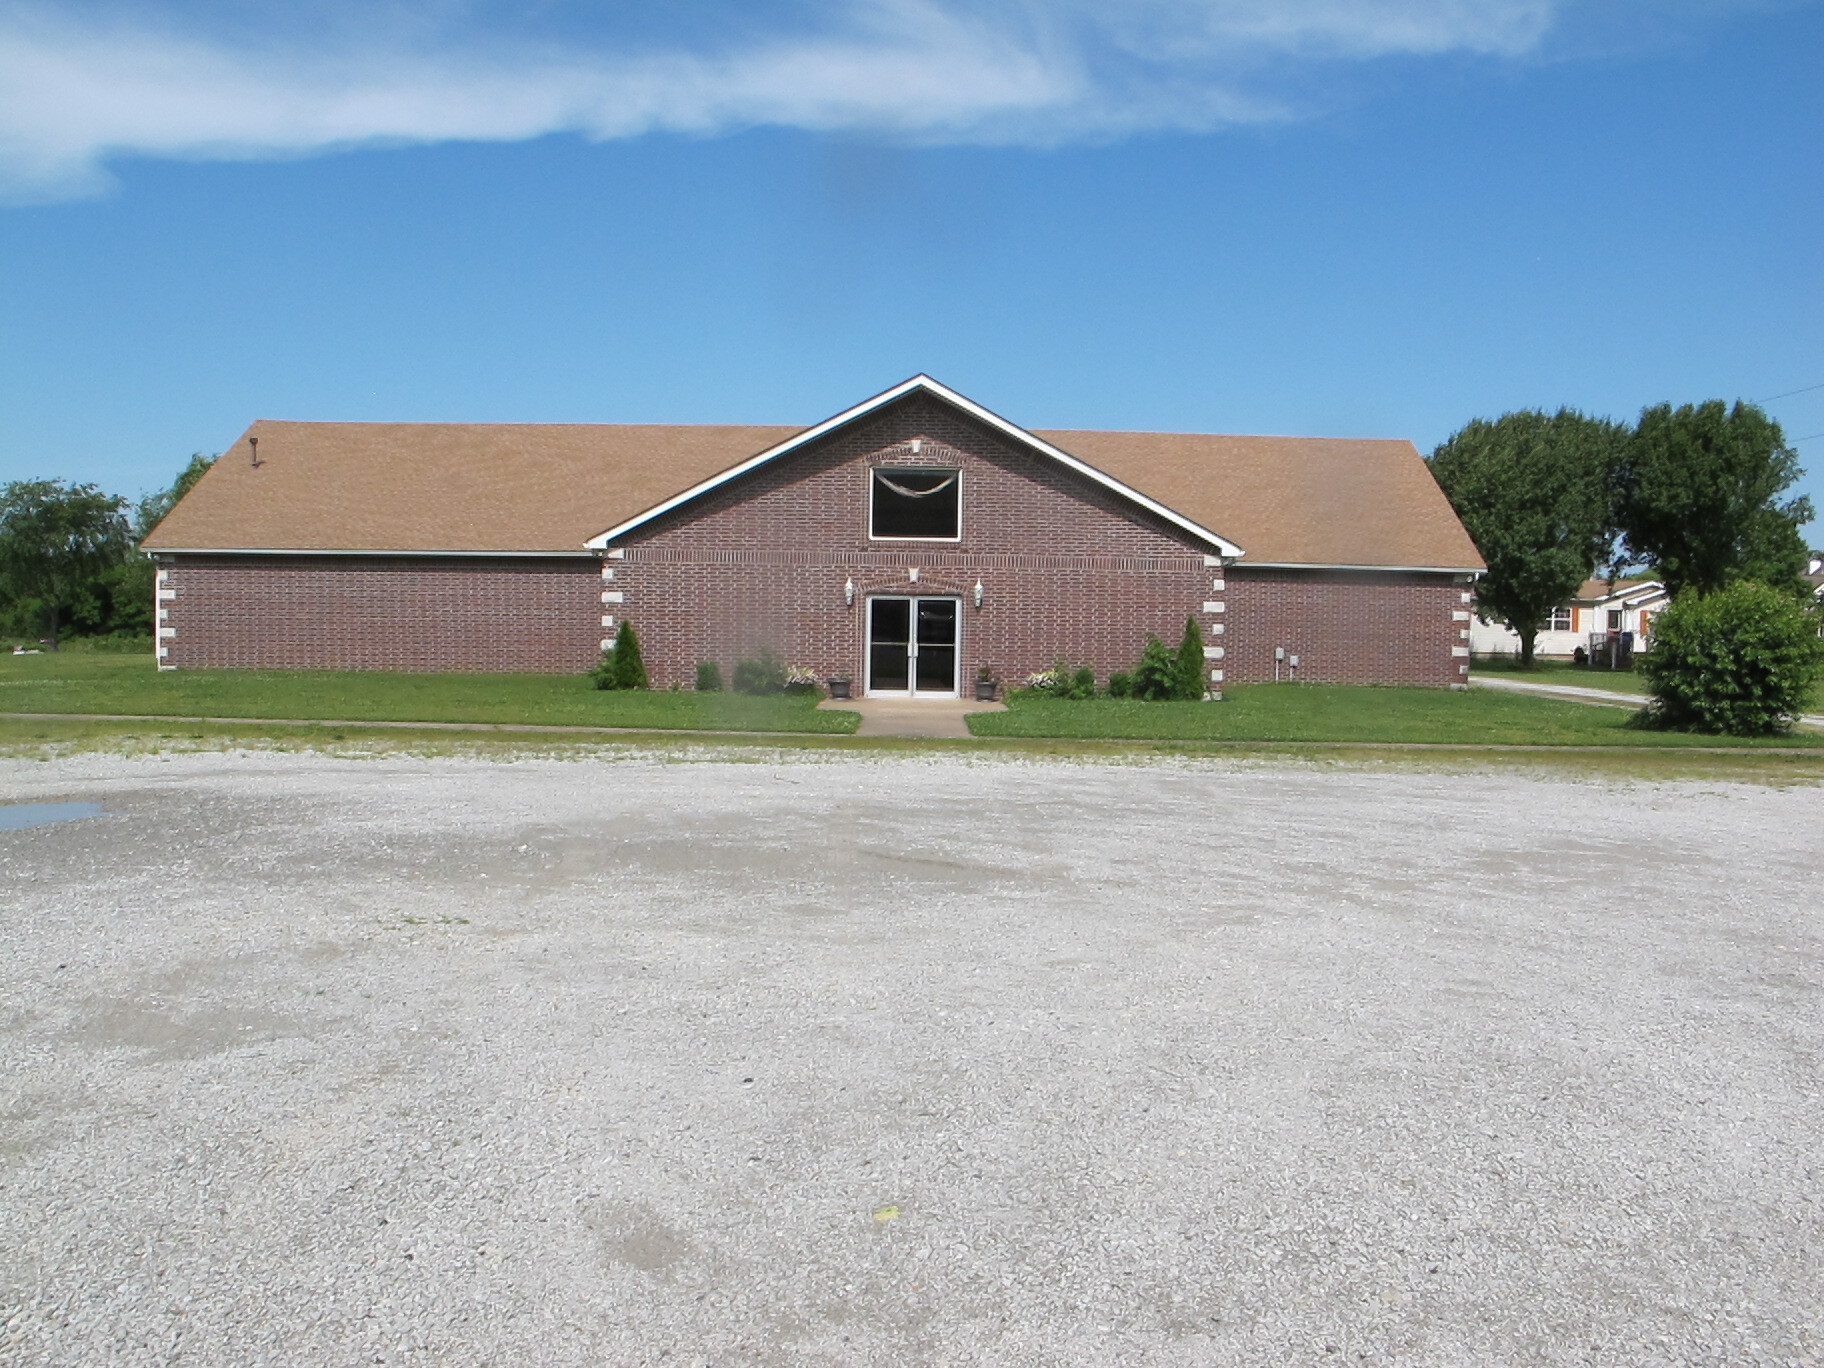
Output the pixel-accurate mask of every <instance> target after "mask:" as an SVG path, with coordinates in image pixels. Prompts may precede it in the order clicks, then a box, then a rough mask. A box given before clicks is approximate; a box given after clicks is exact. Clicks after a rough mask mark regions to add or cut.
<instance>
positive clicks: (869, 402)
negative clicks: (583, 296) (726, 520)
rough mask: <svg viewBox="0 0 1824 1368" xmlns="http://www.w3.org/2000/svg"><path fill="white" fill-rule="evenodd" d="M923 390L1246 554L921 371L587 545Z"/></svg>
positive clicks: (1206, 538)
mask: <svg viewBox="0 0 1824 1368" xmlns="http://www.w3.org/2000/svg"><path fill="white" fill-rule="evenodd" d="M919 391H922V392H924V393H926V394H929V395H932V396H934V397H935V398H937V399H940V400H942V401H943V402H945V403H947V404H949V405H950V406H951V407H953V408H956V409H959V410H961V411H962V412H963V413H965V414H967V415H968V416H969V417H971V418H974V419H975V420H976V421H977V422H980V423H982V424H984V425H985V426H987V427H989V428H991V429H993V430H994V431H996V432H999V433H1000V434H1001V435H1002V436H1004V437H1007V438H1010V439H1011V440H1013V441H1015V442H1018V443H1019V444H1021V445H1023V446H1026V447H1029V448H1031V449H1032V450H1033V451H1036V452H1037V453H1039V454H1040V455H1042V456H1045V457H1048V458H1049V459H1051V460H1054V461H1056V462H1058V463H1059V464H1060V465H1064V466H1067V467H1069V468H1070V469H1071V470H1074V471H1076V472H1077V473H1078V474H1079V475H1082V476H1085V477H1086V478H1088V479H1090V480H1093V481H1094V482H1095V483H1097V484H1099V485H1102V486H1103V487H1104V488H1106V489H1109V490H1112V491H1113V492H1114V493H1116V494H1119V495H1120V496H1121V497H1122V498H1124V499H1126V500H1128V501H1129V502H1131V503H1135V504H1138V505H1139V506H1140V507H1142V508H1144V509H1146V510H1147V511H1148V512H1149V513H1152V514H1153V515H1154V516H1155V517H1159V518H1163V519H1165V521H1167V522H1169V523H1171V524H1172V525H1174V526H1175V527H1178V528H1181V529H1182V530H1184V531H1186V532H1189V533H1190V534H1191V535H1192V536H1193V537H1196V538H1197V539H1198V540H1200V541H1203V542H1206V543H1208V544H1209V545H1210V546H1212V547H1213V548H1215V550H1216V552H1217V554H1219V555H1222V556H1227V557H1230V558H1231V559H1234V558H1239V557H1241V556H1243V555H1245V554H1246V553H1245V552H1244V551H1243V550H1242V549H1241V548H1240V547H1239V546H1237V545H1235V543H1234V542H1232V541H1230V540H1228V538H1226V537H1224V536H1222V535H1220V534H1219V533H1216V532H1213V531H1211V530H1210V529H1209V528H1207V527H1204V526H1202V525H1201V524H1199V523H1196V522H1193V521H1192V520H1191V519H1189V518H1187V517H1185V516H1184V515H1183V514H1182V513H1179V512H1176V511H1175V510H1173V509H1171V508H1168V507H1166V505H1164V504H1162V503H1160V502H1159V501H1158V500H1156V499H1153V498H1149V497H1148V496H1147V495H1145V494H1142V493H1141V492H1140V491H1139V490H1137V489H1135V488H1134V487H1133V486H1132V485H1129V484H1126V483H1124V482H1123V481H1121V480H1118V479H1116V478H1115V477H1114V476H1112V475H1110V474H1108V473H1107V472H1106V471H1102V470H1098V469H1097V468H1096V467H1095V466H1092V465H1090V464H1089V463H1088V462H1087V461H1083V460H1080V459H1078V458H1077V457H1075V456H1072V455H1071V454H1070V453H1069V452H1068V451H1065V450H1064V449H1063V448H1061V447H1057V446H1053V445H1052V444H1051V443H1050V442H1047V441H1046V440H1045V439H1044V438H1042V437H1040V436H1038V435H1037V434H1036V433H1032V432H1029V431H1027V430H1026V429H1025V428H1023V427H1020V426H1019V425H1018V424H1016V423H1011V422H1009V421H1008V420H1007V419H1005V418H1003V417H1001V415H1000V414H998V413H995V412H993V411H992V410H991V409H988V408H985V407H983V406H982V405H981V404H978V403H976V402H975V400H973V399H971V398H969V397H968V396H966V395H964V394H961V393H959V392H958V391H956V390H953V389H951V388H950V387H949V386H948V385H946V384H944V383H943V382H942V381H941V380H936V379H933V378H932V377H931V376H929V375H927V374H925V373H924V372H923V371H920V372H919V373H918V374H917V375H914V376H913V377H911V379H909V380H902V381H900V383H899V384H897V385H894V386H893V387H892V388H891V389H885V390H882V391H881V392H880V393H879V394H877V395H875V396H874V397H873V398H871V399H864V400H862V401H861V402H860V403H859V404H856V405H855V406H854V407H852V408H847V409H844V410H843V411H842V412H841V413H838V414H835V415H834V416H832V417H829V418H826V419H824V420H823V421H822V422H821V423H818V424H816V425H815V426H813V427H808V428H806V429H805V430H804V431H803V432H800V433H798V434H796V435H795V436H792V437H788V438H787V439H786V440H785V441H783V442H779V443H777V444H776V445H774V446H771V447H768V448H767V449H766V450H765V451H761V452H758V453H757V454H755V455H753V456H750V457H748V459H747V460H745V461H742V462H741V463H740V464H738V465H734V466H730V467H729V468H728V469H727V470H724V471H722V472H721V473H720V474H718V475H712V476H710V478H709V479H707V480H703V481H701V482H699V483H698V484H695V485H692V486H691V487H690V488H689V489H686V490H684V491H683V492H682V493H680V494H675V495H673V496H672V497H671V498H669V499H666V500H664V501H663V502H662V503H658V504H654V505H653V506H652V507H651V508H649V509H647V510H646V511H645V512H643V513H640V514H638V515H636V516H634V517H632V518H629V519H627V520H626V521H625V522H622V523H618V524H617V525H615V526H614V527H611V528H609V529H608V530H607V531H606V532H602V533H600V534H598V535H596V536H593V537H591V538H590V539H589V540H588V542H587V543H585V544H586V545H587V546H588V547H589V548H590V549H591V550H601V549H602V548H604V547H606V546H607V545H608V544H609V543H610V542H612V541H613V540H614V539H615V538H616V537H620V536H625V535H626V534H627V533H628V532H631V531H632V530H633V529H634V528H636V527H640V526H642V525H644V524H646V523H648V522H651V521H652V520H653V519H654V518H657V517H661V516H662V515H664V514H666V513H669V512H671V511H672V509H674V508H679V507H682V506H683V505H684V504H687V503H690V502H692V501H694V500H696V499H699V498H701V497H702V496H703V495H705V494H708V493H709V492H710V491H711V490H714V489H719V488H720V487H721V486H723V485H725V484H727V483H728V482H729V481H730V480H735V479H739V478H740V477H741V476H743V475H745V474H747V473H748V471H750V470H755V469H758V468H759V467H760V466H763V465H768V464H770V463H772V462H773V461H776V460H778V459H779V458H780V457H782V456H785V455H787V454H789V453H791V452H793V451H797V450H798V449H799V448H801V447H803V446H805V445H807V444H808V443H810V442H814V441H816V440H817V439H818V438H819V437H823V436H825V435H826V434H828V433H831V432H835V431H836V430H837V429H839V428H844V427H847V426H848V425H849V424H850V423H854V422H858V421H859V420H861V419H863V418H866V417H867V416H868V415H869V414H872V413H877V412H879V411H880V410H881V409H883V408H885V407H886V406H887V405H888V404H891V403H893V402H895V401H896V400H899V399H903V398H905V397H906V396H907V395H908V394H912V393H915V392H919Z"/></svg>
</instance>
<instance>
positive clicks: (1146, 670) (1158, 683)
mask: <svg viewBox="0 0 1824 1368" xmlns="http://www.w3.org/2000/svg"><path fill="white" fill-rule="evenodd" d="M1133 696H1134V697H1135V698H1144V699H1146V700H1147V702H1149V703H1158V702H1163V701H1164V700H1166V699H1168V698H1176V697H1177V696H1178V658H1177V656H1175V655H1173V654H1172V652H1171V651H1170V650H1168V649H1167V648H1166V644H1165V643H1164V642H1163V641H1161V640H1159V638H1158V637H1156V636H1148V637H1147V639H1146V647H1145V649H1144V650H1142V651H1141V652H1140V663H1139V664H1138V665H1136V666H1135V667H1134V695H1133Z"/></svg>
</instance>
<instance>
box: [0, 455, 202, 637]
mask: <svg viewBox="0 0 1824 1368" xmlns="http://www.w3.org/2000/svg"><path fill="white" fill-rule="evenodd" d="M214 462H215V457H213V456H205V455H202V454H201V453H200V452H199V453H198V454H196V455H194V456H192V457H191V458H190V461H189V464H187V465H186V466H185V467H184V469H183V470H182V472H181V473H179V475H178V477H177V479H175V480H174V481H172V483H171V486H170V488H168V489H163V490H159V491H158V492H157V493H154V494H148V495H146V496H145V497H144V498H142V499H140V500H139V502H138V503H134V502H132V501H131V500H128V499H125V498H121V497H120V496H118V495H114V494H109V493H107V492H105V491H104V490H102V489H101V488H100V487H99V486H96V485H93V484H72V483H71V482H69V481H67V480H15V481H13V482H12V483H10V484H7V485H4V486H0V635H4V636H8V637H13V638H21V637H23V638H25V639H27V640H36V641H44V642H46V643H47V644H49V645H50V646H51V648H52V649H53V650H55V649H56V646H57V643H58V642H59V641H61V640H63V639H65V638H67V637H117V638H124V639H135V638H140V637H150V636H151V635H152V625H153V610H152V588H153V577H154V573H155V572H154V569H153V566H152V563H151V562H150V561H149V560H147V559H146V557H145V556H143V555H141V554H140V553H139V551H138V549H137V548H138V546H139V543H140V542H141V541H143V540H144V539H145V537H146V535H147V534H148V533H150V532H151V531H152V529H153V528H154V527H156V526H158V524H159V523H160V521H162V520H163V518H164V516H165V515H166V514H167V513H169V512H170V511H171V510H172V509H173V508H174V507H176V505H177V501H178V500H179V499H181V498H183V497H184V495H185V494H187V493H188V492H189V491H190V487H191V486H192V485H194V484H195V483H196V482H197V481H198V480H200V479H201V478H202V477H203V474H204V472H206V471H207V470H208V469H209V467H210V466H211V465H212V464H214Z"/></svg>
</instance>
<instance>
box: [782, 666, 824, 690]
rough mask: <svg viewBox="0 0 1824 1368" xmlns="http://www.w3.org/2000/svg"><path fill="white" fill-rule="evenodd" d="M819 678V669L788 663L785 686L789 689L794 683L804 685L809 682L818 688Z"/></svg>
mask: <svg viewBox="0 0 1824 1368" xmlns="http://www.w3.org/2000/svg"><path fill="white" fill-rule="evenodd" d="M818 680H819V676H818V674H817V671H815V670H810V669H806V668H805V667H804V666H803V665H788V666H786V667H785V687H786V688H788V689H789V688H791V687H793V686H794V685H799V686H803V685H807V684H808V685H809V686H810V687H811V688H816V687H817V684H818Z"/></svg>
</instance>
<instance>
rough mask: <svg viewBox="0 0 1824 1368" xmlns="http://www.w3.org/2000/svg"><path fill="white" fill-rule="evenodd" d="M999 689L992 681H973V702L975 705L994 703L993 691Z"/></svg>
mask: <svg viewBox="0 0 1824 1368" xmlns="http://www.w3.org/2000/svg"><path fill="white" fill-rule="evenodd" d="M1000 687H1001V686H1000V685H999V684H996V683H995V682H994V681H993V680H992V679H978V680H976V681H975V701H976V702H977V703H992V702H994V693H995V690H996V689H998V688H1000Z"/></svg>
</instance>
